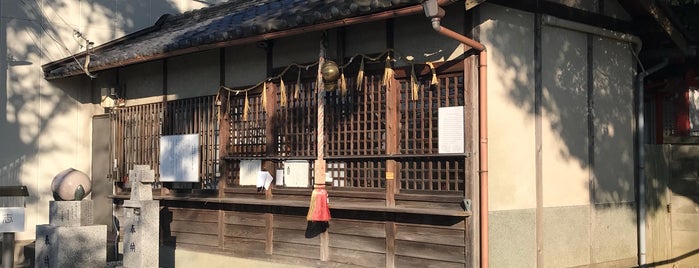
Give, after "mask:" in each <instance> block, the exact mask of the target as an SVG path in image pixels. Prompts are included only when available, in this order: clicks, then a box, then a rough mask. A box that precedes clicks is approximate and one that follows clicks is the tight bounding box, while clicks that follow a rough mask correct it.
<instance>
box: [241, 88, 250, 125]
mask: <svg viewBox="0 0 699 268" xmlns="http://www.w3.org/2000/svg"><path fill="white" fill-rule="evenodd" d="M249 114H250V101H249V100H248V93H247V92H245V102H244V103H243V121H248V116H249Z"/></svg>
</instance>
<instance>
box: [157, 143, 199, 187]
mask: <svg viewBox="0 0 699 268" xmlns="http://www.w3.org/2000/svg"><path fill="white" fill-rule="evenodd" d="M160 181H166V182H198V181H199V134H187V135H171V136H162V137H160Z"/></svg>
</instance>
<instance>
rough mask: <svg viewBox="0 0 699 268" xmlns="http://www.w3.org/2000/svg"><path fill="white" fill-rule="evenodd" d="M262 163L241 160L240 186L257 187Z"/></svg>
mask: <svg viewBox="0 0 699 268" xmlns="http://www.w3.org/2000/svg"><path fill="white" fill-rule="evenodd" d="M261 166H262V161H260V160H240V175H239V176H240V185H256V184H257V175H258V173H259V172H260V168H261Z"/></svg>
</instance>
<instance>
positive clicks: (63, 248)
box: [34, 168, 107, 268]
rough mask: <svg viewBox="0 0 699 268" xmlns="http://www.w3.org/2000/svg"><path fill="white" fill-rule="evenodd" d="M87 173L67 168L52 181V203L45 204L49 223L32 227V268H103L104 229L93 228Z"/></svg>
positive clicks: (103, 227)
mask: <svg viewBox="0 0 699 268" xmlns="http://www.w3.org/2000/svg"><path fill="white" fill-rule="evenodd" d="M90 189H91V181H90V178H89V177H88V176H87V174H85V173H83V172H80V171H78V170H75V169H72V168H69V169H66V170H64V171H63V172H61V173H59V174H58V175H56V176H55V177H54V178H53V181H52V183H51V190H52V192H53V196H54V199H56V200H55V201H50V202H49V224H42V225H37V226H36V242H35V255H34V257H35V267H37V268H38V267H104V266H105V265H106V263H107V226H106V225H93V224H92V223H93V222H92V200H82V199H83V198H84V197H86V196H87V195H89V194H90Z"/></svg>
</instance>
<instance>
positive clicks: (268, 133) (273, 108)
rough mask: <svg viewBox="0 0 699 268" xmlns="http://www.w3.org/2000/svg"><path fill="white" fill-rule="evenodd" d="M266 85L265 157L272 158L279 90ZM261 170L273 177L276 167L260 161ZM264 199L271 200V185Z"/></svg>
mask: <svg viewBox="0 0 699 268" xmlns="http://www.w3.org/2000/svg"><path fill="white" fill-rule="evenodd" d="M265 83H266V84H267V90H266V91H265V94H266V95H265V98H266V99H267V101H266V103H265V107H264V109H265V121H266V123H265V141H266V144H265V155H266V156H274V155H276V151H277V128H276V126H277V118H278V116H277V91H278V90H279V89H278V88H277V86H276V85H275V84H274V83H272V82H265ZM262 170H265V171H267V172H269V174H272V177H274V176H275V175H276V174H275V173H276V172H275V170H276V167H275V165H274V161H272V160H264V161H262ZM265 199H268V200H269V199H272V185H270V187H269V188H268V189H267V190H266V191H265Z"/></svg>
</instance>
